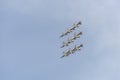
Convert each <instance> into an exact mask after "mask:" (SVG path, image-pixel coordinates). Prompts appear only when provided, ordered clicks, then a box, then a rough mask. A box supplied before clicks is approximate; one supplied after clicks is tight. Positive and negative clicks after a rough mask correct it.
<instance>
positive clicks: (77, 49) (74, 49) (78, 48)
mask: <svg viewBox="0 0 120 80" xmlns="http://www.w3.org/2000/svg"><path fill="white" fill-rule="evenodd" d="M81 47H83V44H81V45H79V46H76V45H75V47H74V48H73V49H72V52H76V51H79V50H80V49H81Z"/></svg>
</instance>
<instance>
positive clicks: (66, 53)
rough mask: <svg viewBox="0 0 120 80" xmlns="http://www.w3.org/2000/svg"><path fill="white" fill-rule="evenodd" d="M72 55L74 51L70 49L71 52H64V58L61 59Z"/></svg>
mask: <svg viewBox="0 0 120 80" xmlns="http://www.w3.org/2000/svg"><path fill="white" fill-rule="evenodd" d="M71 53H72V50H71V49H70V48H69V50H68V51H67V52H63V56H61V57H60V58H63V57H66V56H69V55H70V54H71Z"/></svg>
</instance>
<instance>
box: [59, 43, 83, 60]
mask: <svg viewBox="0 0 120 80" xmlns="http://www.w3.org/2000/svg"><path fill="white" fill-rule="evenodd" d="M81 47H83V44H81V45H79V46H76V45H75V47H74V48H73V49H70V48H69V50H67V51H66V52H63V55H62V56H61V58H63V57H66V56H69V55H70V54H74V53H75V52H76V51H79V50H81Z"/></svg>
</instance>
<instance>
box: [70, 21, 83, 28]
mask: <svg viewBox="0 0 120 80" xmlns="http://www.w3.org/2000/svg"><path fill="white" fill-rule="evenodd" d="M81 24H82V23H81V21H79V22H77V23H74V24H73V28H71V30H75V28H78V27H79V25H81Z"/></svg>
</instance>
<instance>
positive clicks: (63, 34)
mask: <svg viewBox="0 0 120 80" xmlns="http://www.w3.org/2000/svg"><path fill="white" fill-rule="evenodd" d="M71 32H72V30H71V29H69V28H68V29H67V31H66V32H65V33H62V35H61V36H60V37H63V36H66V35H68V34H69V33H71Z"/></svg>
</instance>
